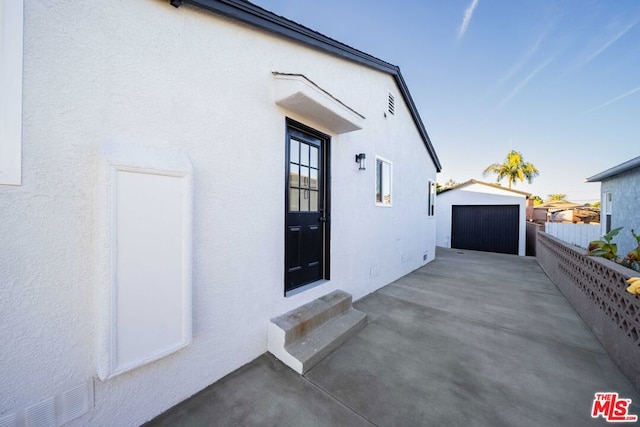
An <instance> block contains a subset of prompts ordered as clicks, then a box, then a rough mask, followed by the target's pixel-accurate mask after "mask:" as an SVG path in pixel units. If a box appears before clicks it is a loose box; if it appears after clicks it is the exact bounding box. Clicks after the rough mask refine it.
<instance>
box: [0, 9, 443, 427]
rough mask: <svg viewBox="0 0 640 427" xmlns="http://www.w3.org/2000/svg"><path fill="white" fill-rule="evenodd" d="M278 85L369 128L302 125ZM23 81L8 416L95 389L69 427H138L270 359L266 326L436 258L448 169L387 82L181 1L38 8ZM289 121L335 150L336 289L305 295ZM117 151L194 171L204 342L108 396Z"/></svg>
mask: <svg viewBox="0 0 640 427" xmlns="http://www.w3.org/2000/svg"><path fill="white" fill-rule="evenodd" d="M272 71H281V72H291V73H302V74H305V75H306V76H308V77H309V78H311V79H312V80H313V81H314V82H315V83H317V84H318V85H319V86H321V87H322V88H323V89H325V90H327V91H329V92H330V93H331V94H332V95H334V96H336V97H338V98H339V99H340V100H341V101H343V102H344V103H346V104H347V105H349V106H350V107H352V108H354V109H355V110H356V111H358V112H359V113H361V114H362V115H364V116H365V117H366V119H365V121H364V128H363V129H362V130H359V131H356V132H352V133H347V134H342V135H335V134H332V133H331V132H330V130H328V129H323V128H322V127H321V126H317V125H316V124H315V123H314V122H313V121H312V120H310V119H309V118H306V117H299V116H296V115H291V114H289V113H288V112H287V111H286V110H284V109H283V108H281V107H279V106H277V105H275V103H274V102H273V100H272V99H271V98H270V92H271V91H270V84H271V83H272V80H273V75H272ZM23 83H24V87H23V92H24V97H23V108H24V109H23V141H22V154H23V160H22V185H21V186H0V206H2V209H0V236H2V237H1V238H2V244H0V278H1V282H2V286H0V301H1V302H0V306H1V309H0V337H2V349H3V350H2V351H1V352H0V382H1V383H2V387H0V417H2V416H9V415H11V414H13V413H16V412H18V411H20V410H22V409H24V408H25V407H28V406H30V405H33V404H36V403H38V402H41V401H44V400H46V399H49V398H51V397H53V396H58V395H60V394H61V393H64V392H65V391H68V390H70V389H72V388H74V387H76V386H79V385H83V384H89V385H90V384H94V388H95V400H94V402H95V406H94V407H93V408H91V409H90V410H89V411H88V413H87V414H85V415H83V416H82V417H80V418H78V419H76V420H75V421H72V422H71V424H70V425H77V426H80V425H92V426H114V425H119V426H125V425H138V424H140V423H142V422H144V421H146V420H148V419H150V418H152V417H154V416H156V415H158V414H159V413H161V412H162V411H164V410H166V409H168V408H169V407H170V406H172V405H174V404H176V403H178V402H180V401H181V400H183V399H185V398H187V397H188V396H190V395H192V394H194V393H196V392H197V391H199V390H201V389H202V388H204V387H206V386H207V385H209V384H211V383H213V382H215V381H216V380H218V379H219V378H221V377H222V376H224V375H226V374H227V373H229V372H231V371H233V370H235V369H237V368H238V367H240V366H242V365H243V364H245V363H247V362H249V361H251V360H252V359H254V358H256V357H258V356H259V355H261V354H262V353H264V352H265V351H266V347H267V344H266V343H267V324H268V322H269V319H270V318H272V317H274V316H277V315H279V314H282V313H284V312H286V311H288V310H290V309H292V308H294V307H297V306H299V305H301V304H304V303H306V302H308V301H310V300H312V299H314V298H317V297H319V296H321V295H324V294H326V293H329V292H331V291H333V290H334V289H343V290H345V291H347V292H350V293H352V294H353V296H354V298H355V299H358V298H361V297H362V296H364V295H366V294H368V293H370V292H372V291H374V290H375V289H377V288H379V287H381V286H383V285H386V284H388V283H389V282H391V281H392V280H394V279H396V278H398V277H400V276H402V275H404V274H406V273H408V272H410V271H412V270H414V269H416V268H418V267H420V266H421V265H423V264H424V262H423V254H425V253H426V254H427V257H428V261H430V260H432V259H433V258H434V252H435V251H434V243H435V220H434V219H433V218H432V217H431V218H429V217H428V216H427V191H428V187H427V183H428V180H430V179H431V180H435V176H436V175H435V174H436V172H435V166H434V165H433V163H432V161H431V159H430V158H429V156H428V153H427V151H426V149H425V147H424V145H423V143H422V141H421V139H420V137H419V134H418V132H417V131H416V129H415V125H414V124H413V121H412V120H411V117H410V115H409V113H408V111H407V108H406V106H405V105H404V104H403V103H402V101H401V96H400V94H399V92H398V90H397V88H396V87H395V83H394V81H393V79H392V77H391V76H389V75H386V74H384V73H380V72H376V71H373V70H371V69H368V68H365V67H363V66H360V65H356V64H353V63H350V62H347V61H344V60H340V59H336V58H334V57H331V56H328V55H325V54H322V53H319V52H317V51H313V50H310V49H308V48H305V47H302V46H300V45H298V44H295V43H293V42H290V41H287V40H284V39H280V38H278V37H275V36H272V35H269V34H266V33H263V32H260V31H258V30H255V29H253V28H251V27H248V26H245V25H239V24H237V23H234V22H232V21H228V20H225V19H221V18H219V17H217V16H215V15H212V14H210V13H207V12H205V11H202V10H199V9H195V8H191V7H187V6H183V7H181V8H179V9H176V8H174V7H172V6H171V5H170V4H169V2H168V1H167V2H163V1H156V0H140V1H136V2H131V1H125V0H115V1H110V2H65V1H49V2H42V1H36V0H27V1H25V23H24V79H23ZM389 91H391V92H392V93H394V95H395V98H396V112H395V115H394V116H389V117H386V118H385V117H384V114H383V113H384V112H385V110H386V106H387V95H388V92H389ZM286 116H289V117H291V118H293V119H295V120H298V121H300V122H303V123H305V124H307V125H309V126H312V127H316V128H317V129H318V130H319V131H323V132H325V133H328V134H330V135H331V136H332V142H331V163H332V170H331V173H332V176H331V192H332V212H331V213H332V216H331V221H332V222H331V227H332V228H331V233H332V241H331V280H330V281H329V282H328V283H326V284H324V285H322V286H319V287H316V288H313V289H311V290H309V291H306V292H302V293H300V294H298V295H295V296H293V297H290V298H284V297H283V287H284V284H283V281H284V272H283V265H284V241H283V240H284V239H283V236H284V212H283V209H284V208H283V207H284V187H285V182H284V159H285V151H284V148H285V145H284V138H285V133H284V132H285V117H286ZM114 139H115V140H126V141H131V143H132V144H134V145H138V144H140V145H147V146H153V147H154V149H157V150H163V149H166V150H168V151H171V150H174V149H180V150H181V151H182V152H184V153H186V155H187V156H188V157H189V158H190V160H191V163H192V166H193V172H192V173H193V176H192V179H193V218H192V224H193V248H192V254H193V271H192V286H193V288H192V301H193V306H192V312H193V324H192V330H193V339H192V342H191V344H190V345H189V346H187V347H186V348H184V349H182V350H179V351H178V352H176V353H173V354H171V355H169V356H167V357H164V358H162V359H160V360H158V361H155V362H152V363H150V364H147V365H145V366H143V367H140V368H137V369H135V370H133V371H131V372H129V373H125V374H122V375H120V376H117V377H115V378H113V379H109V380H106V381H104V382H103V381H100V380H98V379H97V374H96V372H97V371H96V370H97V364H98V360H97V359H98V358H99V355H97V354H96V353H97V350H96V349H97V345H96V342H97V340H98V339H97V330H98V329H99V325H98V313H99V312H100V311H101V309H102V307H101V306H100V305H101V304H102V303H103V302H102V301H101V299H100V298H98V297H97V295H99V294H100V291H101V290H102V286H104V283H103V275H104V271H102V270H101V267H100V264H99V262H98V258H99V253H100V252H101V248H103V247H104V245H105V242H104V241H103V240H102V238H101V233H100V230H99V227H100V223H99V221H98V218H99V217H100V215H102V214H103V212H100V211H99V210H100V209H101V208H100V206H101V203H100V201H101V200H102V198H103V197H104V194H103V193H102V191H103V189H102V187H101V185H100V183H99V179H98V176H97V169H98V168H99V156H98V154H97V153H98V147H99V146H100V145H101V144H103V143H104V142H105V141H109V140H114ZM361 152H364V153H366V154H367V159H369V167H368V169H367V170H366V171H358V167H357V164H356V163H355V162H354V155H355V154H356V153H361ZM375 155H380V156H382V157H384V158H387V159H389V160H391V161H393V207H392V208H381V207H376V206H375V200H374V178H375V168H374V167H373V166H372V163H371V160H372V159H374V158H375Z"/></svg>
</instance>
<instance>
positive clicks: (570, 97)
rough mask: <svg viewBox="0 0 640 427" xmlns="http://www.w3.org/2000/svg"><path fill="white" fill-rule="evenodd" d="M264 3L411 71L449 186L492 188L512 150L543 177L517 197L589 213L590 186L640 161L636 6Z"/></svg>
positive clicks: (565, 0) (595, 0)
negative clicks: (554, 200)
mask: <svg viewBox="0 0 640 427" xmlns="http://www.w3.org/2000/svg"><path fill="white" fill-rule="evenodd" d="M253 2H254V3H255V4H257V5H259V6H261V7H263V8H265V9H267V10H270V11H272V12H275V13H276V14H278V15H282V16H284V17H286V18H289V19H292V20H294V21H296V22H298V23H300V24H303V25H305V26H307V27H310V28H312V29H314V30H316V31H319V32H321V33H323V34H325V35H327V36H329V37H332V38H334V39H337V40H339V41H341V42H343V43H345V44H348V45H350V46H352V47H355V48H357V49H359V50H362V51H364V52H367V53H369V54H371V55H374V56H376V57H379V58H381V59H383V60H385V61H387V62H391V63H393V64H395V65H398V66H400V69H401V70H402V74H403V76H404V78H405V80H406V82H407V84H408V86H409V89H410V91H411V95H412V96H413V98H414V101H415V103H416V105H417V107H418V110H419V111H420V115H421V117H422V120H423V122H424V123H425V126H426V128H427V131H428V132H429V136H430V137H431V140H432V142H433V144H434V146H435V148H436V151H437V152H438V156H439V157H440V160H441V162H442V165H443V170H442V172H441V173H440V174H439V175H438V182H440V183H444V182H446V181H447V180H448V179H450V178H451V179H454V180H455V181H457V182H462V181H466V180H467V179H471V178H475V179H481V180H485V181H490V182H493V181H494V180H495V177H494V176H488V177H486V178H485V177H483V176H482V171H483V170H484V168H485V167H486V166H488V165H489V164H491V163H496V162H502V160H503V159H504V157H505V156H506V154H507V152H508V151H509V150H510V148H513V149H515V150H518V151H520V152H522V154H523V156H524V159H525V161H529V162H532V163H533V164H535V165H536V166H537V167H538V169H539V170H540V176H539V177H538V178H536V179H535V180H534V183H533V184H531V185H529V184H527V183H526V182H525V183H518V184H517V186H516V187H515V188H516V189H518V190H522V191H527V192H530V193H533V194H537V195H540V196H541V197H543V198H546V197H547V195H548V194H550V193H565V194H568V196H569V199H570V200H573V201H577V202H590V201H594V200H597V199H599V185H598V184H586V183H584V179H585V178H586V177H588V176H591V175H595V174H596V173H599V172H601V171H603V170H605V169H608V168H609V167H611V166H615V165H617V164H619V163H622V162H624V161H626V160H629V159H631V158H634V157H637V156H639V155H640V114H639V113H640V2H637V1H636V0H554V1H552V0H544V1H543V0H399V1H396V2H391V1H388V0H387V1H379V0H323V1H322V2H319V1H312V0H253ZM504 185H506V182H504Z"/></svg>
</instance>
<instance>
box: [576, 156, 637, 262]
mask: <svg viewBox="0 0 640 427" xmlns="http://www.w3.org/2000/svg"><path fill="white" fill-rule="evenodd" d="M587 182H599V183H600V195H601V199H600V227H601V231H602V234H603V235H604V234H606V233H608V232H609V231H611V230H612V229H614V228H618V227H624V229H623V230H622V231H621V232H620V233H619V234H618V235H617V236H616V237H615V239H614V242H616V243H617V245H618V255H620V256H624V255H626V254H627V253H628V252H629V251H630V250H632V249H635V248H636V247H637V246H638V242H637V241H636V239H634V238H633V235H632V234H631V230H634V231H635V232H636V234H639V235H640V157H635V158H633V159H631V160H628V161H626V162H624V163H621V164H619V165H616V166H614V167H612V168H609V169H607V170H605V171H603V172H600V173H598V174H596V175H593V176H591V177H589V178H587Z"/></svg>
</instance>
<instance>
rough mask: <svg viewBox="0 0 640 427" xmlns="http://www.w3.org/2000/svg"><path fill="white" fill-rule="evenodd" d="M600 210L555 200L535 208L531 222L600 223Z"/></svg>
mask: <svg viewBox="0 0 640 427" xmlns="http://www.w3.org/2000/svg"><path fill="white" fill-rule="evenodd" d="M599 214H600V209H598V208H592V207H588V206H585V205H581V204H580V203H573V202H569V201H567V200H553V201H549V202H544V203H541V204H539V205H538V206H534V207H533V215H532V217H531V218H528V219H530V220H533V221H535V222H538V223H544V222H571V223H590V222H599V220H600V219H599Z"/></svg>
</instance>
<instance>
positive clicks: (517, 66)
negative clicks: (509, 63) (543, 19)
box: [492, 31, 547, 91]
mask: <svg viewBox="0 0 640 427" xmlns="http://www.w3.org/2000/svg"><path fill="white" fill-rule="evenodd" d="M546 36H547V31H545V32H544V33H542V34H541V35H540V37H538V40H537V41H536V42H535V44H534V45H533V46H532V47H531V48H530V49H529V50H528V51H527V53H526V54H525V55H524V56H523V57H522V58H521V59H520V61H518V62H517V63H516V64H515V65H514V66H513V67H511V69H509V71H507V73H506V74H505V75H504V76H502V78H500V80H498V83H497V84H496V86H495V87H494V88H493V90H492V91H495V90H497V89H498V88H499V87H501V86H502V85H503V84H505V83H506V82H507V81H508V80H510V79H511V77H513V76H514V75H515V74H516V73H517V72H518V71H519V70H520V68H522V67H523V66H524V64H526V63H527V62H528V61H529V60H530V59H531V58H532V57H533V55H534V54H535V53H536V52H537V51H538V48H539V47H540V45H541V44H542V42H543V40H544V39H545V37H546Z"/></svg>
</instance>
